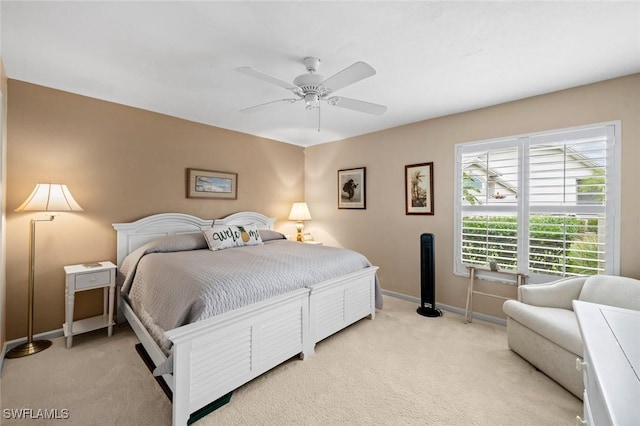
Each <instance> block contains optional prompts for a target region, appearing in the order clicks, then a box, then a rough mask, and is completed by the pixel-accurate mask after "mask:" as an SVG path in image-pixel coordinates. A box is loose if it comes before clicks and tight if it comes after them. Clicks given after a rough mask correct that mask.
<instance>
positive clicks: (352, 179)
mask: <svg viewBox="0 0 640 426" xmlns="http://www.w3.org/2000/svg"><path fill="white" fill-rule="evenodd" d="M366 176H367V168H366V167H359V168H357V169H346V170H338V208H339V209H366V208H367V199H366V196H367V194H366Z"/></svg>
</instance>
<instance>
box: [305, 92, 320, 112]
mask: <svg viewBox="0 0 640 426" xmlns="http://www.w3.org/2000/svg"><path fill="white" fill-rule="evenodd" d="M319 102H320V98H319V97H318V95H317V94H316V93H307V94H306V95H304V103H305V104H306V105H307V107H306V108H307V110H311V109H314V108H317V107H318V103H319Z"/></svg>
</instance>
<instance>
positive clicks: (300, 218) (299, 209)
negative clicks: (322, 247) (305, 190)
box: [289, 203, 311, 241]
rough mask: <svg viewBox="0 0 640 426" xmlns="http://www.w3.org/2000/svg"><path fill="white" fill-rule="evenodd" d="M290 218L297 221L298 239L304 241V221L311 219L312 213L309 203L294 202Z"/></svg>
mask: <svg viewBox="0 0 640 426" xmlns="http://www.w3.org/2000/svg"><path fill="white" fill-rule="evenodd" d="M289 220H295V221H296V229H297V230H298V233H297V235H296V241H304V238H303V237H302V230H303V229H304V221H305V220H311V213H309V207H307V203H293V206H291V213H289Z"/></svg>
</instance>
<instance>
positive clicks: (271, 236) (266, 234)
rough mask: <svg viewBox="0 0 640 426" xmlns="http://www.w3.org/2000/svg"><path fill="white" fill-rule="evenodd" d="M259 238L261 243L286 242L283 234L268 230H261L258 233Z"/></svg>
mask: <svg viewBox="0 0 640 426" xmlns="http://www.w3.org/2000/svg"><path fill="white" fill-rule="evenodd" d="M259 232H260V237H261V238H262V241H263V242H264V241H271V240H286V239H287V237H285V236H284V234H281V233H280V232H277V231H271V230H269V229H261V230H260V231H259Z"/></svg>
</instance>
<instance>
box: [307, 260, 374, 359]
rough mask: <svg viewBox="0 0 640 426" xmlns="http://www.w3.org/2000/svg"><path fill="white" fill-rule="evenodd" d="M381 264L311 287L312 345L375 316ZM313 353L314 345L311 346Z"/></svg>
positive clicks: (310, 350)
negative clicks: (361, 320) (376, 292)
mask: <svg viewBox="0 0 640 426" xmlns="http://www.w3.org/2000/svg"><path fill="white" fill-rule="evenodd" d="M377 270H378V267H377V266H371V267H369V268H366V269H363V270H361V271H357V272H353V273H351V274H347V275H344V276H342V277H339V278H336V279H333V280H329V281H325V282H323V283H320V284H318V285H315V286H313V287H311V294H310V296H309V316H310V344H311V345H315V344H316V343H317V342H319V341H320V340H322V339H324V338H326V337H328V336H330V335H332V334H334V333H336V332H338V331H340V330H342V329H343V328H345V327H347V326H348V325H350V324H353V323H354V322H356V321H358V320H360V319H362V318H364V317H366V316H370V317H371V318H372V319H373V318H374V317H375V314H376V308H375V274H376V271H377ZM306 352H307V353H312V352H313V348H307V350H306Z"/></svg>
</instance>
